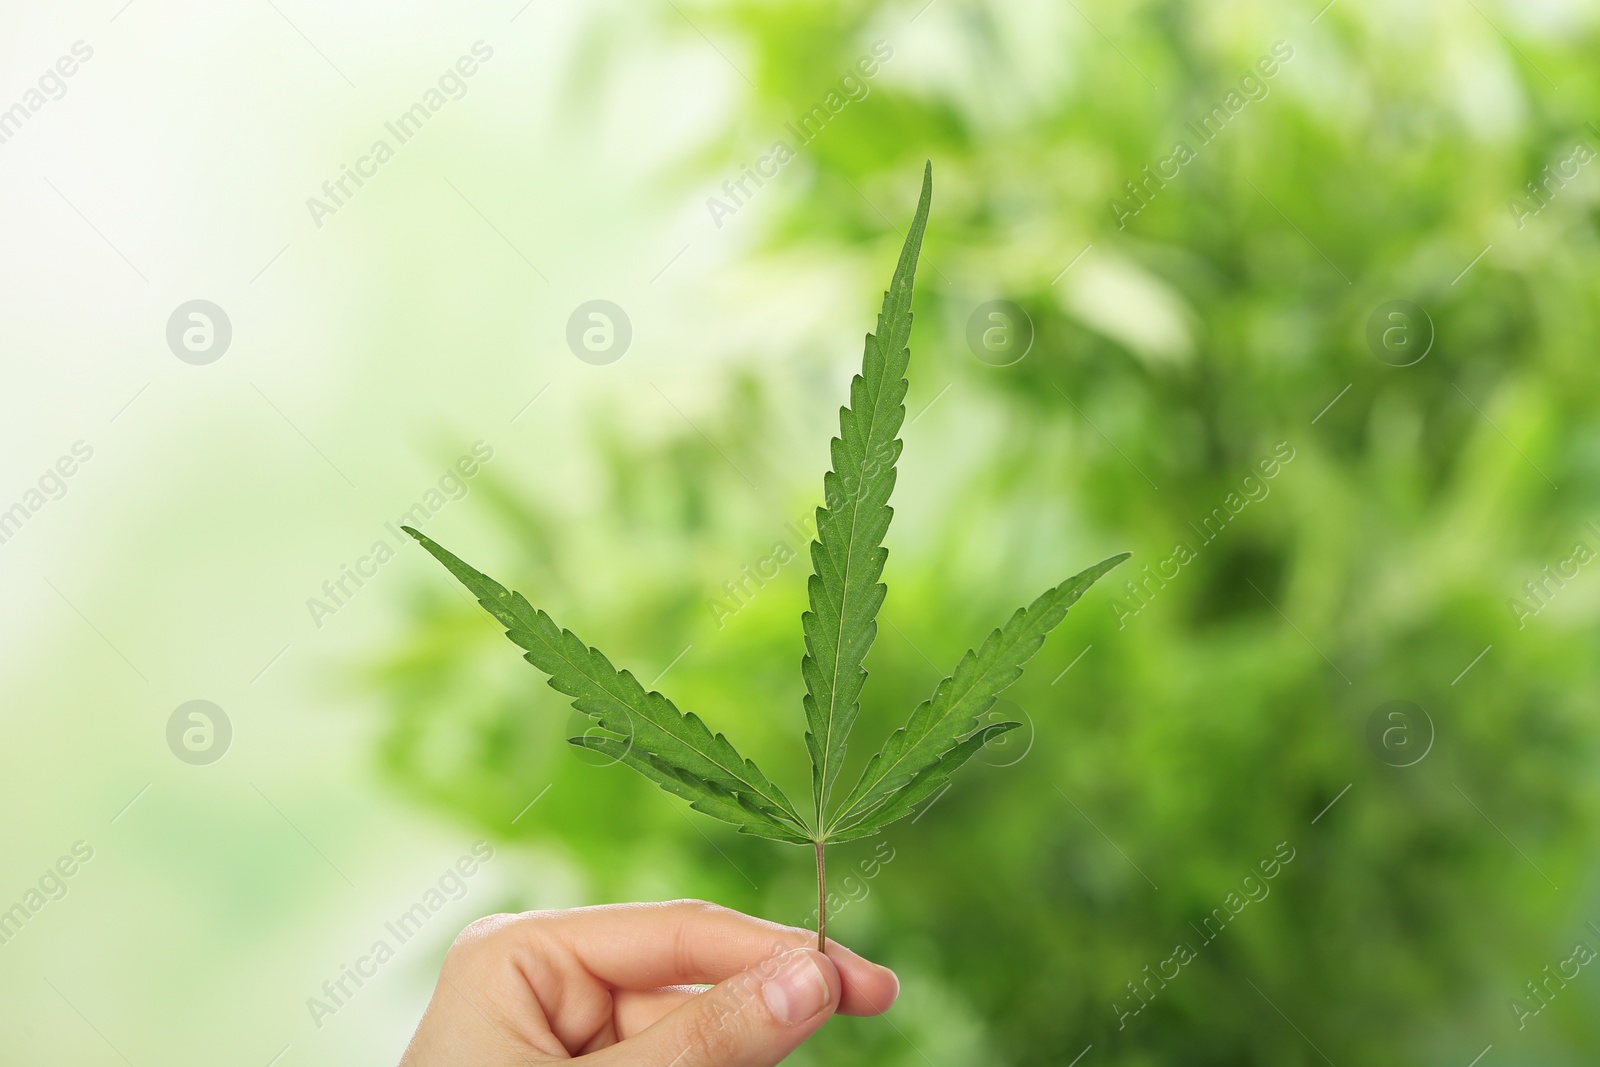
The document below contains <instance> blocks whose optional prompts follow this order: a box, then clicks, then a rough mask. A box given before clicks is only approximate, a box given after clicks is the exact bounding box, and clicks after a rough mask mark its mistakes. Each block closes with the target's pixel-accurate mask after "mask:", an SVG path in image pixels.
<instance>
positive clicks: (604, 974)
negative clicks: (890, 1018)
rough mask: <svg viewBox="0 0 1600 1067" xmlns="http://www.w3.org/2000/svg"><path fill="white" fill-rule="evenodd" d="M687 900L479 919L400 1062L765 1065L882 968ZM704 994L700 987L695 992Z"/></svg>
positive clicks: (503, 1066)
mask: <svg viewBox="0 0 1600 1067" xmlns="http://www.w3.org/2000/svg"><path fill="white" fill-rule="evenodd" d="M826 948H827V951H826V953H823V952H818V951H817V937H816V934H815V933H813V932H811V931H808V930H802V929H798V928H796V927H790V926H780V925H778V924H776V923H770V922H766V921H765V920H762V919H756V918H752V917H750V916H748V915H743V914H741V913H739V912H736V911H732V910H730V909H728V908H723V907H719V906H717V905H714V904H707V903H705V902H704V901H697V900H678V901H672V902H669V903H664V904H615V905H606V906H602V907H593V908H576V909H573V910H570V911H533V912H524V913H522V914H520V915H491V916H489V917H488V918H486V919H479V920H478V921H477V922H475V923H473V924H472V925H471V926H469V927H467V928H466V930H464V931H463V932H462V934H461V936H460V937H459V938H457V939H456V942H455V944H454V945H453V946H451V948H450V951H449V953H448V954H447V955H446V956H445V961H444V966H443V968H442V969H441V971H440V975H439V984H438V986H437V987H436V988H435V990H434V993H433V999H432V1001H431V1002H430V1003H429V1004H428V1009H427V1012H426V1013H425V1014H424V1015H423V1017H422V1022H421V1023H420V1024H419V1025H418V1027H417V1032H416V1034H415V1036H413V1037H412V1039H411V1044H410V1046H409V1047H408V1048H407V1049H406V1054H405V1056H404V1057H403V1058H402V1059H401V1061H400V1067H511V1065H513V1064H515V1065H519V1067H525V1065H536V1064H545V1063H558V1062H568V1061H573V1062H576V1063H581V1064H584V1065H587V1067H621V1065H624V1064H626V1065H628V1067H772V1065H773V1064H776V1063H779V1062H781V1061H782V1060H783V1059H784V1058H785V1057H786V1056H788V1055H789V1053H790V1052H792V1051H794V1049H795V1048H797V1047H798V1046H799V1045H800V1044H801V1043H802V1042H803V1041H805V1040H806V1038H808V1037H810V1036H811V1035H812V1034H813V1033H815V1032H816V1031H817V1029H818V1028H820V1027H821V1026H822V1024H823V1023H825V1022H827V1021H828V1019H829V1018H831V1017H832V1016H833V1015H834V1014H835V1013H843V1014H845V1015H878V1014H880V1013H882V1012H883V1011H885V1010H886V1009H887V1008H888V1007H889V1005H891V1004H893V1003H894V1000H895V997H896V996H897V995H898V994H899V992H900V983H899V980H898V979H896V978H895V975H894V972H893V971H890V970H889V969H888V968H886V967H880V966H879V965H877V964H875V963H871V962H869V961H867V960H865V959H863V958H862V957H860V956H858V955H856V954H855V953H854V952H851V951H850V950H849V949H847V948H845V947H843V946H842V945H839V944H837V943H835V942H833V941H828V942H827V943H826ZM707 984H709V985H711V987H712V988H710V989H706V990H703V991H702V990H700V989H696V988H693V987H694V986H699V985H707Z"/></svg>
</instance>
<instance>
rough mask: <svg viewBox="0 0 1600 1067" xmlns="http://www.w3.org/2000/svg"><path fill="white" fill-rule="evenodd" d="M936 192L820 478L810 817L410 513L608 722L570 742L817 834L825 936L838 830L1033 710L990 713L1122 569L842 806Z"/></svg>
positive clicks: (937, 786)
mask: <svg viewBox="0 0 1600 1067" xmlns="http://www.w3.org/2000/svg"><path fill="white" fill-rule="evenodd" d="M932 195H933V166H932V164H931V163H930V164H929V165H928V166H927V167H926V168H925V169H924V171H923V175H922V196H921V198H920V199H919V200H918V202H917V210H916V214H915V216H914V217H913V218H912V221H911V228H910V230H909V231H908V232H907V234H906V242H905V246H904V247H903V248H902V249H901V252H900V260H899V263H898V264H897V265H896V266H895V271H894V277H893V279H892V280H891V281H890V283H889V289H888V291H887V292H885V293H884V297H883V310H882V311H881V312H879V314H878V327H877V332H876V333H869V334H868V335H867V338H866V352H865V354H864V355H863V357H862V361H861V373H860V374H858V375H856V376H855V377H854V378H853V379H852V380H851V382H850V406H849V407H846V408H840V409H839V436H838V437H835V438H834V439H833V440H832V441H831V442H830V444H829V452H830V455H831V458H832V461H833V466H832V469H830V470H829V471H828V473H827V474H826V475H824V476H823V481H822V486H823V500H824V504H823V506H822V507H819V508H818V509H817V538H816V540H815V541H813V542H812V543H811V565H812V571H813V572H812V575H811V578H810V580H809V582H808V583H807V587H806V591H807V594H808V597H809V605H810V606H809V609H808V610H807V611H806V612H805V613H804V614H802V615H801V616H800V625H801V629H802V631H803V632H804V635H805V645H806V654H805V657H804V658H803V659H802V660H801V661H800V673H801V675H802V676H803V678H804V680H805V683H806V695H805V697H804V706H805V714H806V737H805V739H806V750H807V751H808V752H809V754H810V756H811V799H812V818H811V819H809V820H808V819H806V818H803V817H802V816H801V815H800V813H799V812H798V811H797V810H796V809H795V806H794V804H793V803H792V802H791V801H790V800H789V798H788V797H787V796H785V795H784V793H783V790H781V789H779V788H778V787H777V786H776V785H775V784H773V782H772V781H771V780H770V779H769V778H768V777H767V776H766V775H765V774H764V773H763V772H762V771H761V769H760V768H759V767H757V766H756V765H755V764H754V763H753V762H751V761H750V760H747V759H745V758H744V757H742V756H740V755H739V753H738V751H737V750H736V749H735V748H734V747H733V744H732V742H730V741H729V740H728V739H727V738H726V737H724V736H723V735H722V734H713V733H712V732H711V730H710V729H709V728H708V727H707V726H706V724H705V723H704V722H702V721H701V720H700V719H699V718H698V717H697V716H695V715H694V714H693V713H684V712H681V711H679V710H678V709H677V708H676V707H675V706H674V705H673V703H672V701H670V700H668V699H667V698H666V697H665V696H662V695H661V694H660V693H657V692H655V691H653V690H651V691H647V690H646V689H645V688H644V686H642V685H640V684H639V682H638V681H637V680H636V679H635V678H634V677H633V675H632V674H630V673H628V672H627V671H625V670H622V671H619V670H617V669H616V668H615V667H613V666H612V665H611V661H610V660H608V659H606V657H605V656H604V655H603V654H602V653H601V652H600V651H599V650H598V649H595V648H591V647H589V646H588V645H587V644H585V643H584V642H583V641H582V640H581V639H579V637H578V636H577V635H576V634H574V633H573V632H572V631H571V630H564V629H562V628H561V627H559V626H557V625H556V623H555V620H553V619H551V618H550V616H549V615H547V614H546V613H545V612H543V611H541V610H539V609H538V608H535V607H534V606H533V605H531V604H529V603H528V601H527V600H526V599H525V598H524V597H523V596H522V594H521V593H514V592H511V591H509V590H507V589H506V588H505V586H503V585H501V584H500V583H499V582H496V581H495V580H494V579H492V578H490V577H488V576H487V575H485V574H483V573H482V572H480V571H477V570H474V569H473V568H472V567H470V566H468V565H467V564H466V563H463V562H462V561H461V560H460V559H458V558H456V557H455V556H454V555H452V554H451V553H450V552H448V551H446V550H445V549H444V548H442V547H440V546H439V545H438V544H436V543H435V542H433V541H432V540H430V539H429V538H427V537H425V536H424V535H422V534H421V533H419V532H417V531H416V530H414V529H412V528H411V527H409V526H407V527H403V529H404V530H405V531H406V533H408V534H410V535H411V536H412V537H414V538H416V539H417V541H418V542H420V543H421V544H422V547H423V548H425V549H427V550H428V552H430V553H431V554H432V555H433V556H434V558H436V559H437V560H438V561H439V562H440V563H443V564H444V565H445V567H446V568H447V569H448V570H449V571H450V573H451V574H453V575H455V576H456V578H457V580H459V581H460V582H461V584H462V585H464V586H466V587H467V589H468V590H470V591H471V592H472V594H473V595H474V596H476V597H477V598H478V603H480V604H482V605H483V607H484V609H485V610H486V611H488V612H489V614H490V615H493V616H494V617H495V619H496V620H498V621H499V622H500V624H501V625H502V626H504V627H505V628H506V636H507V637H509V638H510V639H511V640H512V642H513V643H515V644H516V645H518V646H519V647H520V648H522V649H523V650H524V652H523V658H525V659H526V660H527V661H528V662H529V663H532V664H533V665H534V666H535V667H537V668H539V669H540V670H541V671H543V672H544V673H545V674H547V675H549V685H550V687H551V688H553V689H555V690H556V691H557V692H560V693H563V694H565V695H566V696H568V697H570V698H571V699H572V704H573V706H574V707H575V708H577V709H578V710H579V711H581V712H583V713H584V714H585V715H588V716H590V717H591V718H593V719H594V721H595V724H596V726H598V727H599V732H589V733H585V735H584V736H582V737H574V738H569V741H570V742H571V743H572V744H574V745H577V746H579V747H582V748H587V749H591V750H593V751H595V752H598V753H601V754H602V755H605V756H608V757H610V758H611V759H612V760H614V761H615V762H619V763H623V764H626V765H627V766H629V767H632V768H633V769H634V770H636V771H638V772H639V773H640V774H643V775H644V776H645V777H646V778H649V779H650V780H651V781H653V782H655V783H656V784H657V785H659V786H660V787H661V788H662V789H665V790H666V791H667V792H669V793H671V794H673V795H674V796H678V797H681V798H683V799H684V800H687V801H688V802H689V806H690V807H692V808H694V809H695V810H696V811H699V812H703V813H704V814H706V815H710V816H711V817H712V818H715V819H721V820H722V821H723V822H726V823H730V824H732V825H734V826H737V827H738V828H739V831H740V832H741V833H746V834H753V835H755V836H757V837H764V838H767V839H769V840H773V841H785V842H789V843H792V844H797V845H810V846H812V847H813V849H814V850H815V852H816V859H817V947H818V948H819V949H822V948H825V947H826V945H827V922H828V916H827V891H826V887H827V868H826V856H825V850H826V846H827V844H828V842H830V841H832V842H835V843H837V842H843V841H854V840H857V839H859V838H863V837H869V836H871V835H873V834H876V833H879V832H880V831H882V830H883V828H884V827H886V826H888V825H889V824H890V823H892V822H894V821H895V820H897V819H901V818H904V817H905V816H907V815H910V814H912V813H914V812H915V811H917V809H918V806H919V805H921V804H922V803H923V802H924V801H926V800H927V799H928V798H930V797H932V796H934V795H935V794H936V793H938V792H939V791H940V790H941V789H943V788H944V785H945V783H946V782H948V781H949V780H950V776H951V775H952V774H954V773H955V771H956V770H957V769H958V768H959V767H960V766H961V765H962V764H963V763H965V762H967V760H969V759H971V758H972V756H973V755H974V754H975V753H976V752H977V751H978V750H979V749H981V748H983V746H985V745H987V744H988V743H989V742H991V741H993V740H994V739H995V738H997V737H1000V736H1002V735H1004V734H1006V733H1008V732H1010V731H1011V730H1014V729H1016V728H1017V727H1018V726H1020V725H1022V724H1021V723H1016V722H999V723H991V724H989V725H986V726H979V720H980V719H981V718H982V717H983V716H984V715H985V714H986V713H987V712H988V711H989V710H990V709H991V708H992V707H993V706H994V703H995V700H996V699H997V698H998V697H999V695H1000V693H1001V692H1003V691H1004V690H1005V689H1006V688H1007V687H1008V686H1010V685H1011V684H1012V683H1014V682H1015V681H1016V680H1017V679H1018V678H1020V677H1021V676H1022V670H1023V667H1024V665H1025V664H1026V663H1027V662H1028V660H1030V659H1031V658H1033V655H1034V653H1036V652H1037V651H1039V648H1040V646H1042V645H1043V644H1044V640H1045V638H1046V637H1047V636H1049V634H1050V632H1051V631H1052V630H1054V629H1055V628H1056V627H1057V626H1058V625H1060V623H1061V620H1062V619H1064V618H1065V617H1066V614H1067V610H1068V609H1069V608H1071V607H1072V605H1073V604H1075V603H1077V601H1078V598H1079V597H1081V596H1083V594H1084V593H1085V592H1086V591H1087V590H1088V589H1089V587H1090V586H1092V585H1093V584H1094V583H1095V582H1096V581H1097V580H1099V578H1100V577H1101V576H1102V575H1104V574H1105V573H1106V572H1107V571H1109V570H1110V569H1111V568H1113V567H1115V566H1116V565H1117V564H1119V563H1121V562H1122V561H1123V560H1125V559H1127V558H1128V553H1126V552H1124V553H1121V554H1120V555H1116V556H1112V557H1110V558H1109V559H1106V560H1102V561H1101V562H1099V563H1097V564H1095V565H1094V566H1093V567H1090V568H1089V569H1088V570H1085V571H1083V572H1081V573H1079V574H1076V575H1074V576H1073V577H1071V578H1068V579H1067V580H1066V581H1064V582H1062V583H1061V584H1060V585H1058V586H1055V587H1054V588H1052V589H1049V590H1047V591H1046V592H1044V593H1043V594H1042V595H1040V596H1039V598H1038V599H1037V600H1035V601H1034V602H1033V603H1032V604H1030V605H1028V606H1027V607H1026V608H1019V609H1017V611H1016V613H1015V614H1013V615H1012V616H1011V618H1010V619H1009V620H1007V622H1006V624H1005V625H1004V626H1002V627H1001V628H999V629H998V630H994V631H993V632H991V633H990V634H989V636H988V638H986V639H985V640H984V642H983V644H982V645H981V646H980V647H979V648H977V649H972V650H968V652H967V653H966V654H965V655H964V656H962V657H961V659H960V661H959V662H957V664H956V667H955V670H954V671H952V672H951V673H950V676H949V677H948V678H945V679H944V680H943V681H941V682H940V683H939V684H938V685H937V686H935V687H934V691H933V695H932V696H931V697H929V698H928V699H927V700H925V701H923V702H922V703H921V704H920V705H918V706H917V708H916V710H914V711H913V712H912V713H911V718H910V721H909V722H907V724H906V725H905V726H904V727H902V728H901V729H899V730H896V731H895V732H894V733H893V734H892V735H891V736H890V737H889V739H888V741H887V742H885V743H884V746H883V749H882V750H881V751H879V752H878V753H877V754H876V755H874V756H873V757H872V758H871V759H870V760H868V761H867V764H866V767H865V769H864V770H863V771H862V774H861V778H860V780H859V781H858V782H857V783H856V785H855V786H854V788H852V789H851V790H850V792H849V793H848V794H847V795H846V796H845V799H844V800H843V801H842V802H840V803H838V804H834V803H833V802H832V801H833V786H834V782H835V780H836V779H837V778H838V776H839V768H840V766H841V765H842V764H843V762H844V757H845V750H846V743H847V742H848V740H849V737H850V729H851V727H852V726H854V725H855V720H856V715H857V713H858V712H859V711H860V708H861V702H860V697H861V687H862V685H863V683H865V681H866V678H867V672H866V669H865V668H864V667H863V666H862V664H863V663H864V662H865V660H866V656H867V652H868V650H869V649H871V647H872V642H873V639H874V638H875V637H876V636H877V633H878V623H877V618H878V609H879V608H881V607H882V606H883V600H884V597H885V596H886V595H887V593H888V587H887V586H886V585H884V584H883V583H882V582H881V581H879V578H881V577H882V575H883V566H884V563H885V561H886V560H887V559H888V557H889V552H888V549H886V548H884V547H883V538H884V535H885V534H886V533H887V532H888V529H889V521H890V519H891V518H893V516H894V511H893V509H892V508H890V507H889V495H890V494H891V493H892V492H893V491H894V483H895V462H896V461H897V460H898V459H899V458H900V451H901V448H902V447H903V446H902V443H901V441H900V436H899V435H900V426H901V424H902V423H903V422H904V421H905V414H906V409H905V396H906V377H905V375H906V368H907V366H908V364H909V363H910V359H911V352H910V348H909V347H908V343H909V341H910V338H911V296H912V282H913V280H914V279H915V276H916V271H917V257H918V255H919V254H920V252H921V250H922V235H923V233H924V231H925V230H926V229H927V225H928V207H929V203H930V201H931V198H932Z"/></svg>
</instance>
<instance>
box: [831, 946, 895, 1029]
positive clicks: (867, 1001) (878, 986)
mask: <svg viewBox="0 0 1600 1067" xmlns="http://www.w3.org/2000/svg"><path fill="white" fill-rule="evenodd" d="M828 955H829V957H830V958H831V960H832V962H833V963H834V964H835V966H837V968H838V974H839V977H840V981H841V982H843V985H844V988H843V993H842V996H841V999H840V1003H839V1010H840V1011H841V1012H843V1013H844V1014H846V1015H881V1014H882V1013H883V1012H885V1011H888V1010H889V1008H890V1006H891V1005H893V1004H894V1002H895V1000H896V999H898V998H899V996H900V978H899V976H898V975H896V974H895V973H894V972H893V971H891V970H890V969H889V968H887V967H885V966H883V965H882V964H878V963H873V962H872V961H871V960H869V959H867V958H866V957H864V956H862V955H860V954H859V953H856V952H852V951H851V950H850V949H848V948H845V947H844V946H843V945H841V944H839V943H838V942H836V941H832V940H830V941H829V942H828Z"/></svg>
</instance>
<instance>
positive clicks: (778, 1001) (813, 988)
mask: <svg viewBox="0 0 1600 1067" xmlns="http://www.w3.org/2000/svg"><path fill="white" fill-rule="evenodd" d="M761 992H762V995H763V996H765V997H766V998H767V1007H768V1008H770V1009H771V1010H772V1014H773V1016H774V1017H775V1018H776V1019H777V1020H778V1021H779V1022H781V1023H783V1024H784V1025H786V1026H794V1025H795V1024H796V1023H803V1022H805V1021H806V1020H807V1019H809V1018H811V1017H812V1016H813V1015H815V1014H817V1012H819V1011H821V1010H822V1009H823V1008H825V1007H827V1006H828V997H829V995H830V991H829V989H828V979H827V978H826V977H825V976H824V975H823V973H822V969H821V968H820V967H818V966H817V961H816V960H814V959H812V958H811V953H810V952H808V951H806V950H805V949H796V950H795V951H793V952H791V953H789V956H788V958H787V959H784V960H782V961H781V962H780V963H779V965H778V970H777V973H775V974H774V975H773V976H772V977H771V978H768V979H767V984H766V985H765V986H764V987H763V988H762V990H761Z"/></svg>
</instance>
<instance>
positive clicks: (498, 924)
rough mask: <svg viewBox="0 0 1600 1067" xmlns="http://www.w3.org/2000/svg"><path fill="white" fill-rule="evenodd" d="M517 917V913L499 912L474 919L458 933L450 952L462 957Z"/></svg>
mask: <svg viewBox="0 0 1600 1067" xmlns="http://www.w3.org/2000/svg"><path fill="white" fill-rule="evenodd" d="M516 918H517V916H515V915H507V914H506V913H504V912H498V913H496V914H494V915H485V916H484V917H483V918H481V919H474V920H473V921H472V922H470V923H468V924H467V925H466V926H465V927H463V928H462V930H461V932H460V933H459V934H457V935H456V939H455V940H454V941H453V942H451V943H450V950H449V953H448V954H449V955H450V956H456V957H460V956H462V955H464V954H466V953H469V952H471V951H472V950H473V949H474V948H476V947H477V946H479V945H481V944H483V942H485V941H487V940H489V939H490V938H491V937H493V936H494V935H495V934H496V933H497V932H498V931H500V930H501V929H503V928H504V927H505V926H506V925H507V924H508V923H510V922H512V921H514V920H515V919H516Z"/></svg>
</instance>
